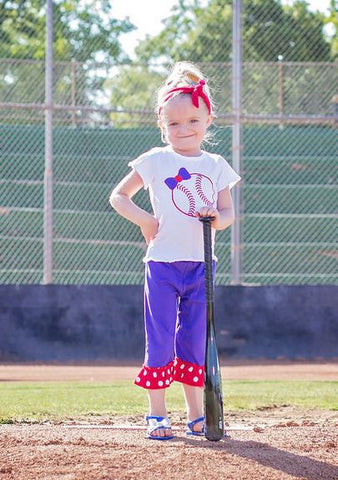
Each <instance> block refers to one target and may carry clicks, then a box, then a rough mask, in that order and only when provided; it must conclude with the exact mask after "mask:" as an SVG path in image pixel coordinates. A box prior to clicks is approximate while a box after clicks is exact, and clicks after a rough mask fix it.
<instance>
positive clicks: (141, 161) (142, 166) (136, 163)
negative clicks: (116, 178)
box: [128, 152, 153, 189]
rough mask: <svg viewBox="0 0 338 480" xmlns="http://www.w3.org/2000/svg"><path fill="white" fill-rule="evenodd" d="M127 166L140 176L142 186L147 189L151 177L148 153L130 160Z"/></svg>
mask: <svg viewBox="0 0 338 480" xmlns="http://www.w3.org/2000/svg"><path fill="white" fill-rule="evenodd" d="M128 166H129V167H131V168H132V169H133V170H135V172H137V173H138V174H139V175H140V177H141V178H142V181H143V186H144V188H145V189H147V188H148V187H149V184H150V182H151V180H152V177H153V168H152V161H151V156H150V155H149V152H146V153H144V154H142V155H140V156H139V157H137V158H136V159H135V160H132V161H131V162H129V163H128Z"/></svg>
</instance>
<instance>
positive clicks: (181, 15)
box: [136, 0, 330, 62]
mask: <svg viewBox="0 0 338 480" xmlns="http://www.w3.org/2000/svg"><path fill="white" fill-rule="evenodd" d="M324 25H325V16H324V14H322V13H318V12H315V13H314V12H311V11H309V9H308V4H307V2H306V1H301V0H299V1H296V2H295V3H294V4H293V5H292V6H282V4H281V2H280V1H279V0H244V2H243V49H244V52H243V53H244V59H245V61H277V60H278V58H283V59H284V60H288V61H296V60H297V61H328V60H330V44H329V42H328V41H327V39H326V38H325V35H324V33H323V27H324ZM231 35H232V1H231V0H210V2H209V3H208V5H207V6H206V7H205V8H202V7H201V4H200V2H199V1H198V0H194V1H193V2H191V1H189V0H180V2H179V3H178V5H177V6H176V7H175V9H174V10H173V15H172V16H171V17H169V18H168V19H166V21H165V28H164V29H163V31H162V32H161V33H160V34H159V35H157V36H156V37H152V38H150V37H148V38H146V39H145V40H144V41H143V42H141V44H140V45H139V46H138V47H137V49H136V53H137V56H138V58H139V59H140V60H143V61H150V60H153V59H155V58H158V57H160V56H162V57H164V58H166V60H167V61H170V62H173V61H177V60H184V59H189V60H191V61H194V62H227V61H229V60H230V58H231Z"/></svg>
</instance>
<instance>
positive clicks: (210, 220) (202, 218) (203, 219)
mask: <svg viewBox="0 0 338 480" xmlns="http://www.w3.org/2000/svg"><path fill="white" fill-rule="evenodd" d="M214 219H215V217H199V221H200V222H212V221H213V220H214Z"/></svg>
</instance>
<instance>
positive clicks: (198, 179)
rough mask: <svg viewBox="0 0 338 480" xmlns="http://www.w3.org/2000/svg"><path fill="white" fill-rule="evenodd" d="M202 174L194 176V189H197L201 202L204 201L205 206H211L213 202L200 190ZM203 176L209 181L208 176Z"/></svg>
mask: <svg viewBox="0 0 338 480" xmlns="http://www.w3.org/2000/svg"><path fill="white" fill-rule="evenodd" d="M202 176H203V177H204V175H202V174H200V173H198V174H197V178H196V181H195V185H196V191H197V193H198V195H199V197H200V198H201V200H202V202H204V203H205V205H206V206H208V207H212V206H213V203H212V202H211V201H210V200H209V199H208V198H207V197H206V195H205V194H204V192H203V190H202ZM205 178H207V179H208V180H209V181H210V182H211V180H210V178H208V177H205ZM211 183H212V182H211Z"/></svg>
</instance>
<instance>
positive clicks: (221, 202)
mask: <svg viewBox="0 0 338 480" xmlns="http://www.w3.org/2000/svg"><path fill="white" fill-rule="evenodd" d="M197 216H198V217H215V218H214V220H213V221H212V223H211V226H212V227H213V228H214V229H215V230H224V229H225V228H227V227H229V226H230V225H231V224H232V223H233V221H234V220H235V211H234V206H233V203H232V198H231V194H230V189H229V187H226V188H224V189H223V190H221V191H220V192H219V193H218V198H217V208H214V207H203V208H201V210H200V211H199V212H198V213H197Z"/></svg>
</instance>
